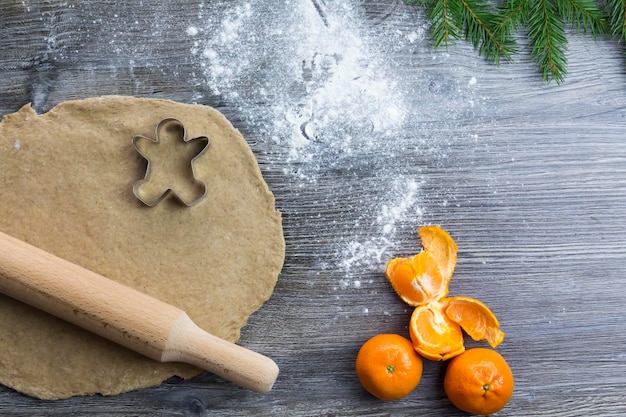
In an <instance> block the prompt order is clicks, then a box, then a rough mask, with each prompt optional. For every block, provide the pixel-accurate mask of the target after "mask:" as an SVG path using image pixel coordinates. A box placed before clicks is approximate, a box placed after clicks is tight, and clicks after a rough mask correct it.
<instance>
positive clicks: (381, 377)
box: [356, 334, 422, 400]
mask: <svg viewBox="0 0 626 417" xmlns="http://www.w3.org/2000/svg"><path fill="white" fill-rule="evenodd" d="M356 373H357V376H358V378H359V381H360V382H361V385H363V387H364V388H365V389H366V390H367V391H368V392H369V393H370V394H372V395H373V396H374V397H376V398H379V399H381V400H397V399H399V398H402V397H405V396H407V395H408V394H409V393H411V392H412V391H413V390H414V389H415V388H416V387H417V385H418V384H419V382H420V379H421V378H422V358H421V357H420V356H419V355H418V354H417V352H416V351H415V349H413V345H412V344H411V342H410V341H409V340H408V339H406V338H405V337H402V336H400V335H398V334H379V335H376V336H374V337H372V338H371V339H369V340H368V341H367V342H365V343H364V344H363V346H361V349H360V350H359V353H358V354H357V357H356Z"/></svg>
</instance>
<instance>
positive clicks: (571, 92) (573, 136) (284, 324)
mask: <svg viewBox="0 0 626 417" xmlns="http://www.w3.org/2000/svg"><path fill="white" fill-rule="evenodd" d="M296 3H297V4H296ZM301 3H302V4H301ZM304 3H305V1H304V0H301V1H297V2H295V3H294V4H296V6H297V7H296V6H293V5H290V6H286V5H285V4H283V2H278V1H266V2H264V3H263V4H265V6H263V7H261V6H260V5H259V4H260V2H257V1H251V2H248V3H245V4H248V5H249V6H250V7H251V8H250V9H249V12H250V14H252V15H253V16H252V17H249V19H253V18H255V16H254V15H255V14H258V15H260V16H257V17H258V20H254V21H255V22H257V23H259V25H257V26H255V25H249V26H244V27H243V28H239V29H238V32H237V34H238V35H239V36H240V37H242V36H250V38H249V39H250V42H251V43H253V42H256V43H253V44H252V46H246V47H247V48H248V47H249V48H250V49H252V48H253V47H254V48H256V49H257V53H256V55H250V56H251V59H253V63H254V64H255V65H254V68H253V69H251V70H250V71H249V72H247V73H245V74H243V75H242V76H241V77H240V78H238V79H236V80H235V81H236V82H233V83H230V84H228V83H225V82H222V81H223V79H221V78H211V77H209V75H210V74H214V72H211V65H212V64H211V62H210V61H207V60H206V59H204V58H202V53H201V52H200V53H195V54H194V53H193V52H192V51H193V49H194V48H195V47H197V48H200V49H202V48H203V47H204V46H205V45H204V44H199V45H194V42H196V41H197V40H198V39H197V38H195V37H194V36H190V35H189V34H188V32H187V30H188V29H189V28H190V27H198V28H200V29H202V30H203V32H202V35H203V36H204V37H205V38H206V39H213V40H214V41H213V43H211V46H212V48H213V50H214V51H215V52H216V53H217V54H218V55H220V54H221V55H227V54H228V53H235V51H234V50H232V49H228V48H227V46H228V45H227V44H226V43H223V42H222V43H220V42H218V41H217V40H216V39H218V37H219V36H220V33H224V31H225V30H226V29H227V27H226V26H224V24H225V22H228V21H229V20H228V19H231V20H230V21H231V22H234V20H233V18H234V17H236V14H235V6H233V3H232V2H228V1H225V0H224V1H222V0H220V1H213V2H210V3H205V4H202V3H196V2H189V1H185V0H178V1H172V2H166V3H161V4H160V5H159V6H149V5H147V4H146V3H143V5H142V3H140V2H136V3H133V4H132V5H124V6H120V5H119V3H116V2H98V3H95V2H94V3H91V2H86V3H84V4H82V5H81V6H78V5H68V4H67V2H60V1H58V2H57V1H50V2H46V3H44V4H43V5H37V4H28V5H25V4H23V3H22V2H3V3H1V5H0V79H1V80H2V82H1V83H0V114H3V115H4V114H8V113H11V112H14V111H16V110H17V109H18V108H20V107H21V106H22V105H24V104H25V103H27V102H29V101H32V102H33V103H34V107H36V108H37V109H38V110H39V111H46V110H47V109H50V108H51V107H52V106H54V105H55V104H57V103H59V102H61V101H64V100H68V99H74V98H83V97H87V96H95V95H101V94H126V95H138V96H150V97H155V96H156V97H163V98H169V99H173V100H178V101H183V102H199V103H202V104H207V105H210V106H213V107H216V108H218V109H219V110H220V111H222V112H223V113H224V114H225V115H226V116H227V117H228V118H229V119H230V120H231V121H232V122H233V124H234V125H235V126H236V127H237V128H238V129H240V130H241V131H242V133H243V134H244V137H246V139H247V140H248V141H249V143H250V145H251V146H252V148H253V150H254V152H255V155H256V156H257V159H258V161H259V164H260V167H261V169H262V171H263V175H264V177H265V179H266V180H267V182H268V185H269V186H270V189H271V190H272V191H273V192H274V194H275V196H276V201H277V208H278V209H279V210H281V211H282V213H283V224H284V229H285V239H286V243H287V256H286V260H285V267H284V269H283V273H282V274H281V276H280V278H279V282H278V285H277V287H276V290H275V292H274V295H273V297H272V299H271V300H270V301H269V302H268V303H266V304H265V305H264V306H263V307H262V308H261V309H260V310H259V311H258V312H257V313H255V314H254V315H253V316H252V317H251V318H250V320H249V322H248V325H247V326H246V327H245V328H244V329H243V332H242V338H241V342H240V343H241V344H242V345H244V346H246V347H249V348H251V349H253V350H257V351H261V352H263V353H265V354H267V355H268V356H270V357H272V358H273V359H274V360H275V361H276V362H277V363H278V365H279V367H280V368H281V375H280V377H279V379H278V381H277V382H276V384H275V386H274V388H273V390H272V391H271V392H270V393H267V394H263V395H259V394H253V393H249V392H246V391H245V390H243V389H238V388H236V387H234V386H233V385H232V384H229V383H226V382H224V381H222V380H220V379H219V378H217V377H215V376H212V375H209V374H203V375H201V376H200V377H198V378H195V379H193V380H191V381H184V382H183V381H179V380H177V379H172V380H170V381H168V382H166V383H164V384H163V385H161V386H159V387H154V388H151V389H145V390H140V391H136V392H131V393H128V394H124V395H120V396H116V397H98V396H94V397H80V398H72V399H69V400H63V401H57V402H45V401H38V400H34V399H31V398H27V397H24V396H22V395H20V394H18V393H15V392H12V391H11V390H9V389H6V388H0V414H2V415H7V416H9V415H42V414H46V415H108V416H111V415H114V416H131V415H132V416H137V415H150V416H153V415H170V416H183V415H185V416H186V415H189V416H194V415H198V416H200V415H211V416H220V415H224V416H227V415H228V416H253V415H289V416H293V415H303V416H304V415H306V416H309V415H346V416H347V415H355V416H356V415H358V416H388V415H394V416H401V415H407V416H408V415H415V413H416V410H419V413H418V414H419V415H423V416H440V415H449V416H456V415H458V416H462V415H464V413H461V412H458V411H456V410H455V409H454V408H453V407H452V406H451V405H450V403H449V402H448V401H447V400H446V398H445V395H444V393H443V388H442V383H443V373H444V370H445V366H444V365H443V364H440V363H433V362H427V363H425V369H424V376H423V378H422V382H421V383H420V386H419V387H418V389H417V390H416V391H415V392H414V393H413V394H412V395H410V396H409V397H407V398H406V399H404V400H401V401H397V402H390V403H382V402H380V401H378V400H376V399H374V398H372V397H371V396H369V395H368V394H367V393H366V392H365V391H364V390H363V389H362V388H361V387H360V386H359V384H358V381H357V379H356V376H355V374H354V358H355V356H356V352H357V351H358V348H359V346H360V345H361V344H362V343H363V342H364V341H365V340H366V339H367V338H369V337H370V336H372V335H374V334H376V333H380V332H398V333H400V334H404V335H407V334H408V332H407V329H406V325H407V323H408V319H409V317H410V313H411V311H410V309H409V308H408V306H405V305H403V304H402V302H401V301H400V300H399V299H398V298H397V297H396V296H395V294H393V291H392V290H391V288H390V286H389V285H388V284H387V283H386V281H385V277H384V274H383V273H382V271H383V267H384V262H385V260H386V259H387V258H388V257H391V256H405V255H408V254H411V253H414V252H415V251H417V250H419V242H418V241H417V238H416V230H417V227H418V226H419V225H422V224H427V223H436V224H441V225H442V226H443V227H444V228H445V229H446V230H448V231H449V232H450V233H451V235H452V236H453V237H454V238H455V240H456V241H457V244H458V246H459V259H458V265H457V269H456V272H455V276H454V278H453V280H452V283H451V294H458V295H461V294H463V295H468V296H473V297H476V298H479V299H480V300H482V301H483V302H485V303H486V304H487V305H489V306H490V308H491V309H492V310H493V311H494V312H495V313H496V314H497V316H498V318H499V319H500V322H501V323H502V326H503V330H504V331H505V332H506V338H505V341H504V343H503V344H502V345H501V347H500V348H499V350H500V352H501V353H502V354H503V356H504V357H505V358H507V360H508V361H509V363H510V365H511V368H512V369H513V372H514V375H515V376H516V390H515V393H514V395H513V398H512V400H511V402H510V403H509V405H508V406H507V408H505V409H504V410H503V411H501V412H500V413H499V414H498V415H502V416H509V415H510V416H513V415H516V416H519V415H523V416H578V415H594V416H615V415H623V414H625V413H626V401H624V399H625V392H626V376H624V375H626V372H625V371H626V349H625V348H624V346H626V321H625V320H624V319H625V318H626V307H625V306H624V302H623V294H624V293H625V292H626V281H625V277H626V266H624V262H623V261H624V259H626V222H625V221H624V219H625V218H626V137H625V134H626V88H625V87H626V71H625V67H624V63H625V58H624V49H623V47H620V46H618V45H616V44H614V43H612V42H610V41H606V40H599V41H593V40H591V39H589V38H586V37H584V36H582V35H575V34H572V35H571V37H570V45H569V52H568V56H569V59H570V64H569V69H570V75H569V77H568V78H567V81H566V82H565V83H564V84H563V85H561V86H556V85H546V84H544V83H543V82H542V81H541V79H540V75H539V74H538V72H537V70H536V68H535V66H534V63H532V62H531V61H530V60H529V58H528V56H527V55H525V54H521V55H519V56H517V60H516V62H514V63H512V64H506V65H503V66H502V67H500V68H497V67H494V66H491V65H489V64H486V63H485V62H484V61H483V60H482V59H481V58H478V57H477V56H476V54H475V53H474V51H472V50H471V48H470V47H468V46H467V45H465V44H463V43H459V44H458V45H457V46H456V47H455V48H451V49H450V50H449V51H448V52H447V53H446V52H445V51H439V52H435V51H433V50H432V46H431V44H430V43H429V41H428V39H427V36H428V33H427V29H425V27H426V22H425V17H424V14H423V12H421V11H420V10H419V9H416V8H412V7H408V6H405V5H404V4H403V2H402V1H399V0H377V1H369V0H367V1H366V0H353V1H345V2H339V3H345V4H347V5H350V8H349V11H350V13H352V15H353V16H355V18H354V19H352V20H351V21H350V23H351V24H352V26H351V27H352V29H353V31H352V32H351V33H356V34H358V35H359V38H360V39H362V40H363V42H366V43H367V45H370V48H369V49H368V51H369V52H368V55H366V57H373V58H375V59H376V60H372V61H371V62H370V63H369V64H370V65H369V67H367V68H369V70H372V68H373V69H374V70H380V72H379V73H380V74H381V76H383V75H384V76H385V77H388V78H390V79H392V80H393V85H392V88H391V87H390V92H389V94H392V93H397V94H398V95H399V96H400V97H401V98H402V99H403V109H404V111H405V112H406V114H407V117H406V119H405V120H404V122H403V124H402V126H401V128H399V129H395V130H393V131H392V132H391V133H393V137H392V138H386V139H385V140H384V141H382V140H381V139H380V137H379V136H381V135H384V133H385V132H384V131H382V132H381V131H376V132H372V131H369V130H367V129H365V130H359V127H362V126H363V123H361V124H359V123H360V122H362V120H361V119H360V118H359V117H360V116H359V115H358V114H357V115H356V116H357V119H352V121H353V122H354V123H347V124H346V125H345V128H344V129H341V130H339V129H336V128H335V130H332V131H331V133H333V134H337V133H338V132H340V131H342V132H344V133H345V132H354V133H355V135H356V136H357V137H358V138H366V139H368V138H369V139H371V141H370V142H367V141H364V142H363V143H361V142H359V143H357V145H359V144H361V145H362V146H357V145H351V146H349V147H347V148H346V147H342V146H340V145H342V143H343V142H341V143H340V142H338V141H337V140H336V139H337V138H336V137H335V138H334V137H333V135H331V134H328V135H327V136H324V135H323V134H320V136H318V137H317V138H316V139H315V140H310V141H309V142H308V143H307V144H306V146H305V147H304V148H302V149H300V148H299V150H300V151H302V152H304V151H306V152H308V153H310V154H312V156H313V161H311V160H308V159H305V158H294V157H293V156H292V154H291V153H290V150H292V149H291V148H290V142H289V141H287V140H286V139H284V138H281V137H279V138H278V139H277V138H276V137H274V136H273V135H272V134H276V132H277V131H280V128H281V125H278V127H277V128H276V130H271V131H269V128H268V126H273V127H272V129H274V127H275V126H276V125H275V124H273V123H272V122H273V121H274V116H273V115H274V114H275V112H276V111H277V110H276V109H277V107H279V106H292V105H293V106H294V107H295V106H297V105H298V104H302V103H306V102H307V97H308V98H310V96H307V90H306V88H304V87H305V81H306V77H307V75H306V74H304V73H303V74H302V75H301V74H299V73H298V72H293V71H292V70H291V68H287V69H285V68H282V67H279V66H277V65H276V62H277V61H278V58H279V57H278V55H279V54H280V53H281V52H280V51H281V50H282V48H288V47H289V45H291V43H290V42H289V39H290V37H289V36H292V37H296V38H298V41H299V42H302V41H303V40H302V38H300V37H298V36H299V32H298V31H293V32H288V28H285V27H283V28H282V33H283V35H282V37H281V35H280V34H278V32H276V33H274V32H272V31H271V30H269V29H268V27H264V26H262V25H261V24H260V23H262V22H263V21H267V22H271V21H272V19H278V20H277V21H282V20H284V19H285V18H286V17H285V16H291V14H292V13H295V12H294V10H300V9H301V8H304V7H308V9H307V10H309V11H311V12H312V13H317V14H318V15H319V19H318V20H317V21H315V20H314V19H311V20H301V19H300V20H298V19H296V17H298V16H295V17H293V20H298V21H302V24H303V25H305V24H307V25H308V24H311V25H312V24H315V25H318V26H319V28H320V29H319V30H320V33H323V31H324V30H325V29H324V28H325V27H326V28H327V29H329V30H331V29H332V28H333V25H334V24H336V22H337V21H338V19H340V17H341V15H342V13H340V10H339V9H338V6H332V5H331V2H328V1H322V0H318V1H317V2H306V3H309V4H308V5H304ZM245 4H244V3H241V5H242V6H241V7H244V6H245ZM315 5H317V7H314V6H315ZM292 6H293V7H292ZM346 10H348V9H346ZM242 13H243V14H244V15H245V14H246V10H245V7H244V8H243V9H242ZM307 16H309V15H307ZM281 19H282V20H281ZM270 26H271V25H270ZM305 29H306V30H310V28H308V29H307V28H305V27H304V26H303V27H302V31H304V33H309V32H307V31H306V30H305ZM424 31H425V34H424V33H422V32H424ZM341 33H343V32H341ZM285 34H288V35H289V36H287V35H285ZM411 40H412V41H411ZM521 42H523V40H521ZM292 43H293V42H292ZM244 46H245V45H244ZM297 52H298V50H294V52H293V54H294V55H298V54H297ZM321 52H324V51H320V50H311V51H310V55H311V57H313V56H314V55H315V53H321ZM240 53H241V54H243V53H250V50H249V49H246V50H242V51H240ZM232 61H233V62H238V63H239V62H240V60H238V59H237V56H236V55H233V57H232ZM344 62H345V58H344ZM296 64H297V63H296ZM203 65H205V66H203ZM296 67H297V65H296ZM364 68H365V67H364ZM280 71H284V73H285V74H286V75H285V76H283V77H282V78H280V79H277V78H275V74H276V73H277V72H280ZM273 74H274V75H273ZM363 74H364V76H365V75H367V76H369V77H370V78H371V79H375V77H374V75H372V73H371V72H367V69H366V70H363ZM290 76H291V77H292V82H291V83H289V85H285V84H283V83H275V84H272V81H275V80H279V81H285V80H288V79H289V77H290ZM361 79H363V78H361ZM220 80H222V81H220ZM220 82H221V84H220ZM263 82H266V83H267V86H268V89H267V90H268V91H266V92H265V93H264V94H259V92H260V91H261V88H260V87H259V83H263ZM390 85H391V84H390ZM220 87H221V88H220ZM224 87H229V88H228V89H225V88H224ZM232 92H237V93H238V94H239V95H238V96H233V95H232V94H230V93H232ZM344 104H346V103H344ZM374 104H375V103H374ZM346 105H348V106H349V105H350V104H349V103H347V104H346ZM353 113H355V112H351V113H350V115H352V116H354V115H355V114H353ZM328 114H330V113H327V115H328ZM276 120H278V119H276ZM341 121H344V122H345V119H341ZM357 122H359V123H357ZM365 124H367V123H365ZM282 127H284V126H282ZM322 133H324V132H322ZM288 136H289V135H287V134H285V137H288ZM309 139H310V138H309ZM368 143H373V144H374V145H368ZM315 160H317V163H316V161H315ZM406 184H413V186H412V187H407V186H406ZM415 187H416V188H415ZM390 190H391V191H394V190H395V191H397V194H402V193H403V192H405V193H407V197H406V198H404V199H396V195H395V194H394V193H390ZM410 191H411V192H413V194H410V193H409V192H410ZM409 194H410V195H409ZM403 201H404V203H406V204H408V205H406V206H405V207H404V209H403V210H405V211H406V213H405V215H403V216H400V217H397V218H394V219H395V220H394V219H392V220H394V221H392V222H390V223H389V226H390V227H391V229H393V230H394V233H393V234H390V233H388V229H385V228H384V225H385V224H384V223H385V215H386V214H385V213H388V211H385V210H391V209H393V208H394V207H396V208H398V207H400V206H401V204H398V203H399V202H400V203H402V202H403ZM385 207H386V209H385ZM381 218H382V220H381ZM381 221H382V223H381ZM381 230H382V231H381ZM381 236H382V237H389V238H390V237H392V238H393V239H392V240H391V241H390V242H388V244H386V245H383V244H382V243H380V238H381ZM372 242H373V243H375V244H372ZM370 246H373V249H374V250H372V251H370V250H368V248H369V247H370ZM346 248H348V249H346ZM350 248H352V249H353V252H350ZM370 249H371V248H370ZM350 256H352V258H350ZM377 256H378V257H379V258H380V259H375V258H376V257H377ZM348 258H350V259H352V261H351V262H347V261H348V260H350V259H348ZM367 259H374V261H371V262H368V261H367ZM468 344H469V345H474V343H468Z"/></svg>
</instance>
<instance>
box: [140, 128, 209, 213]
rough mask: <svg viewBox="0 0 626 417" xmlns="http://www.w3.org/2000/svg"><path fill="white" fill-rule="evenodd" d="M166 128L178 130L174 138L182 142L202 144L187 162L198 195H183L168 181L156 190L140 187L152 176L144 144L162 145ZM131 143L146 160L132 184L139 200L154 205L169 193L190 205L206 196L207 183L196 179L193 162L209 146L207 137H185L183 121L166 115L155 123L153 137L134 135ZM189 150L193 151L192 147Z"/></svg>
mask: <svg viewBox="0 0 626 417" xmlns="http://www.w3.org/2000/svg"><path fill="white" fill-rule="evenodd" d="M166 129H169V130H170V131H172V130H174V131H178V132H180V133H179V134H177V136H178V137H177V138H175V139H178V140H181V141H182V144H185V145H190V144H194V143H198V144H200V145H201V146H202V148H201V149H200V151H199V152H197V154H196V155H195V156H194V157H193V158H191V160H190V161H189V162H188V163H189V164H190V168H191V177H192V178H191V179H190V181H192V182H193V183H194V184H195V185H196V186H197V187H199V189H200V190H201V192H200V193H198V195H197V196H195V197H193V198H186V197H183V196H182V195H181V193H180V192H179V191H176V188H177V187H176V186H175V185H173V184H172V183H169V182H168V183H167V184H168V185H166V186H161V187H160V189H158V190H157V191H156V192H154V191H153V192H152V193H148V192H145V191H142V187H143V186H144V185H146V184H149V183H150V181H151V179H152V177H153V169H154V166H153V161H152V158H151V157H150V156H149V155H147V154H146V149H145V146H144V145H149V146H154V145H162V140H161V138H162V136H163V132H165V130H166ZM131 143H132V145H133V147H134V148H135V150H136V151H137V152H138V153H139V155H141V156H142V157H143V158H144V159H145V160H146V161H147V166H146V173H145V175H144V177H143V178H142V179H140V180H138V181H137V182H135V183H134V184H133V194H134V195H135V197H137V199H138V200H139V201H141V202H142V203H144V204H145V205H146V206H148V207H154V206H156V205H158V204H159V203H160V202H161V201H163V200H164V199H165V198H167V197H168V196H169V195H170V194H171V195H172V196H174V197H176V198H177V199H178V200H179V201H180V202H181V203H182V204H184V205H185V206H187V207H191V206H194V205H196V204H198V203H199V202H200V201H202V200H203V199H204V198H205V197H206V196H207V192H208V189H207V185H206V183H205V182H204V181H202V180H200V179H198V177H197V175H196V169H195V163H196V161H197V160H198V158H200V157H201V156H202V155H204V153H205V152H206V150H207V149H208V148H209V145H210V143H211V141H210V140H209V138H208V137H206V136H197V137H195V138H187V129H186V128H185V126H184V125H183V123H182V122H181V121H180V120H178V119H176V118H173V117H168V118H166V119H163V120H161V121H160V122H159V123H157V125H156V128H155V137H154V139H153V138H150V137H147V136H143V135H135V136H133V138H132V139H131ZM141 143H144V145H141ZM202 144H204V145H202ZM191 150H192V151H193V149H191ZM194 153H195V152H194ZM163 181H166V180H161V182H163ZM148 194H152V195H151V196H149V195H148Z"/></svg>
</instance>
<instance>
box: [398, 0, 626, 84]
mask: <svg viewBox="0 0 626 417" xmlns="http://www.w3.org/2000/svg"><path fill="white" fill-rule="evenodd" d="M407 2H408V3H409V4H416V5H417V4H419V5H422V6H423V7H425V8H427V9H428V11H429V18H430V21H431V32H432V38H433V41H434V43H435V47H436V48H439V47H440V46H441V45H445V46H446V48H447V47H448V45H449V44H450V43H454V40H457V39H461V38H464V39H465V40H467V41H468V42H470V43H471V44H472V45H473V46H474V48H475V49H477V50H478V53H479V55H482V56H484V57H485V58H486V59H487V60H488V61H490V62H493V63H496V64H499V63H500V59H501V58H502V57H504V58H505V59H507V60H508V61H511V60H512V55H513V54H515V53H517V52H519V51H518V48H517V44H516V42H515V38H514V37H515V35H516V34H518V33H519V32H520V30H522V28H525V29H526V30H527V37H528V39H529V41H530V44H531V47H532V51H531V56H532V57H533V59H534V60H535V61H536V62H537V64H538V65H539V67H540V69H541V72H542V74H543V78H544V80H546V81H548V82H549V81H551V80H555V81H556V82H557V83H558V84H561V83H562V82H563V81H564V80H565V75H566V74H567V56H566V52H567V44H568V40H567V36H566V32H565V26H566V25H568V26H571V27H572V28H574V29H575V30H577V31H579V32H583V33H587V34H588V33H590V34H591V35H592V36H594V37H597V36H598V35H600V34H603V33H607V32H609V33H610V34H611V35H612V36H613V37H614V38H615V39H616V40H617V41H618V42H624V43H626V0H501V1H500V6H499V7H498V8H497V9H492V7H491V6H490V5H491V4H493V3H494V2H493V1H491V0H407ZM605 13H606V14H605Z"/></svg>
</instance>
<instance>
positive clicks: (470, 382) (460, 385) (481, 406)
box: [444, 348, 514, 415]
mask: <svg viewBox="0 0 626 417" xmlns="http://www.w3.org/2000/svg"><path fill="white" fill-rule="evenodd" d="M513 386H514V381H513V373H512V372H511V368H510V367H509V365H508V364H507V363H506V361H505V360H504V358H503V357H502V356H501V355H500V354H499V353H498V352H496V351H495V350H491V349H485V348H474V349H468V350H467V351H465V352H464V353H462V354H460V355H459V356H457V357H455V358H454V359H452V360H451V361H450V363H449V364H448V368H447V369H446V375H445V377H444V389H445V391H446V395H447V396H448V399H450V401H451V402H452V404H454V405H455V406H456V407H457V408H459V409H461V410H463V411H465V412H468V413H473V414H480V415H487V414H492V413H495V412H497V411H499V410H501V409H502V408H504V406H505V405H506V404H507V402H508V401H509V400H510V399H511V396H512V395H513Z"/></svg>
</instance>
